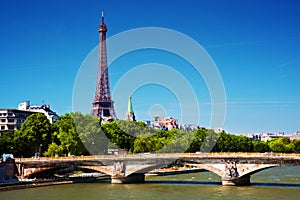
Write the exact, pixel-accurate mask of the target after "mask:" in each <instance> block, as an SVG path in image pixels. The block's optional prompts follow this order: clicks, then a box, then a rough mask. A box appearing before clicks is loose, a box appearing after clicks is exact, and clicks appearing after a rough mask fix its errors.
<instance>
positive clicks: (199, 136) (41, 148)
mask: <svg viewBox="0 0 300 200" xmlns="http://www.w3.org/2000/svg"><path fill="white" fill-rule="evenodd" d="M112 147H117V148H121V149H125V150H127V151H128V152H130V153H140V152H196V151H202V152H210V151H213V152H267V151H273V152H285V153H292V152H300V141H299V140H293V141H290V139H289V138H279V139H273V140H270V141H268V142H263V141H259V140H251V139H250V138H248V137H246V136H236V135H231V134H227V133H225V132H221V133H215V132H214V131H212V130H209V129H198V130H193V131H191V132H188V133H187V132H184V131H182V130H176V129H173V130H156V129H153V128H150V127H149V126H147V125H146V124H145V123H143V122H132V121H123V120H117V121H113V122H111V123H108V124H103V125H100V124H99V121H98V119H97V117H94V116H91V115H83V114H81V113H67V114H65V115H63V116H61V117H60V120H58V121H56V122H55V123H53V124H50V122H49V121H48V119H47V118H46V117H45V116H44V115H43V114H41V113H37V114H33V115H31V116H29V117H28V118H27V120H26V122H25V123H24V124H22V126H21V129H20V130H17V131H15V132H14V133H13V134H12V133H10V132H6V133H3V134H2V136H1V137H0V152H1V153H8V152H11V153H14V154H15V156H23V157H31V156H33V155H34V153H36V152H40V153H42V155H44V156H55V155H68V154H71V155H89V154H103V153H104V154H105V153H107V149H108V148H112Z"/></svg>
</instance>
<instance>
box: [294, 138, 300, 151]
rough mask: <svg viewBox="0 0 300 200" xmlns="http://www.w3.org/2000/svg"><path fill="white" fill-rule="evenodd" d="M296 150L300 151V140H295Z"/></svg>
mask: <svg viewBox="0 0 300 200" xmlns="http://www.w3.org/2000/svg"><path fill="white" fill-rule="evenodd" d="M293 144H294V152H295V153H300V140H293Z"/></svg>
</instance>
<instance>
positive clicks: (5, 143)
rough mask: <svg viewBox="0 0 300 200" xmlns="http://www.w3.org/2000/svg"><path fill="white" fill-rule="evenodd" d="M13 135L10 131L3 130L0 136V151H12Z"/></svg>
mask: <svg viewBox="0 0 300 200" xmlns="http://www.w3.org/2000/svg"><path fill="white" fill-rule="evenodd" d="M14 148H15V147H14V135H13V133H12V132H9V131H7V132H4V133H2V135H1V136H0V153H1V155H2V154H3V153H6V154H8V153H14V151H15V149H14Z"/></svg>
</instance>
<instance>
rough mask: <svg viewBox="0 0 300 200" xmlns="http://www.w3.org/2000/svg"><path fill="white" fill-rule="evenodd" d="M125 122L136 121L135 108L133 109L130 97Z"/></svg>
mask: <svg viewBox="0 0 300 200" xmlns="http://www.w3.org/2000/svg"><path fill="white" fill-rule="evenodd" d="M125 120H129V121H135V115H134V112H133V108H132V99H131V96H130V97H129V100H128V110H127V112H126V117H125Z"/></svg>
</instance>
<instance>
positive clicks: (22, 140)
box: [14, 113, 52, 157]
mask: <svg viewBox="0 0 300 200" xmlns="http://www.w3.org/2000/svg"><path fill="white" fill-rule="evenodd" d="M51 133H52V131H51V124H50V121H49V120H48V119H47V117H46V116H45V115H44V114H42V113H35V114H32V115H30V116H29V117H27V119H26V122H25V123H24V124H22V126H21V129H20V130H17V131H15V137H14V143H15V152H16V154H17V155H19V156H24V157H30V156H32V155H34V153H35V152H39V151H42V152H43V151H45V150H46V149H47V148H48V145H49V142H50V140H51Z"/></svg>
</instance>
